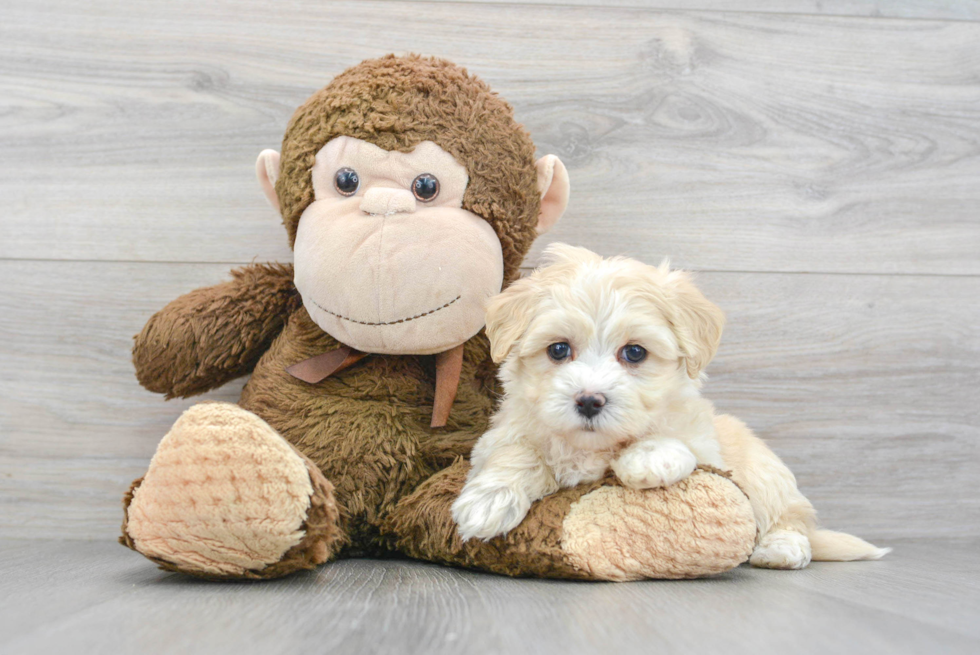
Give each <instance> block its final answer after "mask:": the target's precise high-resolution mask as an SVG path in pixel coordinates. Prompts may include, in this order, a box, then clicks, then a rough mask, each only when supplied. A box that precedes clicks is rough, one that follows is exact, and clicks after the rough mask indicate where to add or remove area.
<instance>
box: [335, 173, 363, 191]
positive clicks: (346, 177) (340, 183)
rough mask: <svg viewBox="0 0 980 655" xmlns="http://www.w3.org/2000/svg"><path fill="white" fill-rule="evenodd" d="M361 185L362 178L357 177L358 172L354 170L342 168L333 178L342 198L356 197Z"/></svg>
mask: <svg viewBox="0 0 980 655" xmlns="http://www.w3.org/2000/svg"><path fill="white" fill-rule="evenodd" d="M360 184H361V178H359V177H357V171H355V170H354V169H353V168H341V169H340V170H339V171H337V174H336V175H335V176H334V178H333V185H334V186H335V187H336V188H337V193H339V194H340V195H342V196H352V195H354V194H355V193H356V192H357V187H358V186H359V185H360Z"/></svg>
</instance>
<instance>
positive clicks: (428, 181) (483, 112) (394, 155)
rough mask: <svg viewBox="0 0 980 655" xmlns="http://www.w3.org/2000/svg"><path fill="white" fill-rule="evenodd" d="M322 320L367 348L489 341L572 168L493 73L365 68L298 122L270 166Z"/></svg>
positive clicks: (300, 272)
mask: <svg viewBox="0 0 980 655" xmlns="http://www.w3.org/2000/svg"><path fill="white" fill-rule="evenodd" d="M256 170H257V172H258V176H259V181H260V183H261V184H262V187H263V190H264V191H265V193H266V196H267V197H268V199H269V201H270V202H271V203H272V205H273V206H274V207H276V208H277V209H278V210H279V211H280V213H281V214H282V218H283V222H284V223H285V225H286V230H287V231H288V233H289V238H290V242H291V244H292V246H293V250H294V253H295V270H296V278H295V281H296V287H297V289H298V290H299V292H300V295H301V296H302V298H303V304H304V306H305V307H306V310H307V311H308V312H309V314H310V316H311V317H312V318H313V320H314V321H315V322H316V323H317V324H318V325H319V326H320V327H321V328H322V329H323V330H324V331H325V332H327V333H328V334H330V335H331V336H332V337H334V338H335V339H337V340H338V341H340V342H342V343H344V344H347V345H349V346H351V347H353V348H356V349H358V350H361V351H364V352H373V353H382V354H431V353H437V352H442V351H445V350H448V349H450V348H452V347H454V346H457V345H459V344H461V343H463V342H464V341H466V340H467V339H469V338H470V337H472V336H474V335H475V334H476V333H477V332H479V331H480V329H481V328H482V327H483V324H484V310H485V305H486V301H487V300H488V299H489V298H490V297H491V296H493V295H495V294H497V293H498V292H499V291H500V290H501V287H502V286H503V285H505V284H506V283H509V282H510V281H512V280H514V279H516V277H517V276H518V267H519V266H520V264H521V261H522V260H523V259H524V256H525V255H526V254H527V251H528V249H529V248H530V246H531V242H532V241H533V240H534V238H535V236H536V235H537V234H540V233H542V232H544V231H545V230H547V229H548V228H550V227H551V226H552V225H553V224H554V223H555V221H557V220H558V218H559V217H560V216H561V214H562V212H563V211H564V210H565V206H566V205H567V202H568V175H567V173H566V171H565V167H564V166H563V165H562V163H561V162H560V161H559V160H558V159H557V158H556V157H553V156H547V157H543V158H541V159H540V160H538V161H537V162H535V160H534V144H533V143H532V142H531V139H530V137H529V136H528V134H527V132H526V131H525V130H524V129H523V128H522V127H521V126H520V125H519V124H517V123H516V122H515V121H514V117H513V110H512V109H511V107H510V105H508V104H507V103H506V102H505V101H504V100H502V99H501V98H499V97H498V96H497V95H496V94H494V93H493V92H492V91H491V90H490V88H489V87H488V86H487V85H486V84H485V83H484V82H482V81H481V80H479V79H477V78H475V77H473V76H471V75H469V74H468V73H467V72H466V71H465V70H464V69H462V68H460V67H458V66H456V65H454V64H452V63H450V62H448V61H445V60H440V59H433V58H423V57H419V56H417V55H412V56H408V57H395V56H393V55H389V56H387V57H383V58H381V59H374V60H369V61H365V62H362V63H360V64H358V65H357V66H354V67H352V68H350V69H348V70H347V71H345V72H344V73H342V74H340V75H339V76H337V77H336V78H335V79H334V80H333V81H332V82H331V83H330V84H329V85H328V86H327V87H325V88H324V89H322V90H320V91H319V92H317V93H316V94H314V95H313V97H311V98H310V99H309V100H307V101H306V103H305V104H304V105H303V106H302V107H300V108H299V109H298V110H297V111H296V113H295V114H294V115H293V118H292V120H291V121H290V123H289V126H288V128H287V129H286V135H285V137H284V138H283V143H282V157H281V158H280V155H279V154H278V153H277V152H275V151H273V150H266V151H264V152H262V154H261V155H259V159H258V162H257V163H256Z"/></svg>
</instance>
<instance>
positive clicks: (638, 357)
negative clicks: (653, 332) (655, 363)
mask: <svg viewBox="0 0 980 655" xmlns="http://www.w3.org/2000/svg"><path fill="white" fill-rule="evenodd" d="M619 357H620V359H622V360H623V361H624V362H625V363H627V364H639V363H640V362H642V361H643V360H644V359H646V358H647V349H646V348H644V347H643V346H638V345H636V344H635V343H631V344H630V345H628V346H624V347H623V349H622V350H620V351H619Z"/></svg>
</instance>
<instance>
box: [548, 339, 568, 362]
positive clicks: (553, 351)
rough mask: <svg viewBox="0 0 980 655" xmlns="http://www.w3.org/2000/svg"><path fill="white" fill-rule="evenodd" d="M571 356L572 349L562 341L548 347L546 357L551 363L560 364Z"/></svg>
mask: <svg viewBox="0 0 980 655" xmlns="http://www.w3.org/2000/svg"><path fill="white" fill-rule="evenodd" d="M571 355H572V347H571V346H570V345H568V344H567V343H566V342H564V341H560V342H558V343H553V344H551V345H550V346H548V357H550V358H551V361H553V362H560V361H563V360H566V359H568V358H569V357H571Z"/></svg>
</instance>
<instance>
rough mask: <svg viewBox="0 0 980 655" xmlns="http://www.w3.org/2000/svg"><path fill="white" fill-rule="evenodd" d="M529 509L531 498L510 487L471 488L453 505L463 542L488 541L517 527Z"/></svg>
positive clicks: (468, 487) (464, 490) (465, 490)
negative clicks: (471, 540)
mask: <svg viewBox="0 0 980 655" xmlns="http://www.w3.org/2000/svg"><path fill="white" fill-rule="evenodd" d="M529 509H531V501H530V500H529V499H528V497H527V496H526V495H525V494H523V493H520V492H518V491H514V490H513V489H511V488H509V487H489V488H480V487H479V486H470V485H467V486H466V487H464V488H463V492H462V493H461V494H460V495H459V498H457V499H456V502H455V503H453V518H454V519H455V520H456V524H457V525H458V526H459V536H460V537H462V539H463V541H467V540H469V539H472V538H474V537H476V538H477V539H483V540H487V539H492V538H493V537H496V536H497V535H500V534H504V533H506V532H509V531H510V530H513V529H514V528H516V527H517V526H518V525H519V524H520V522H521V521H523V520H524V517H525V516H527V511H528V510H529Z"/></svg>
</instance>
